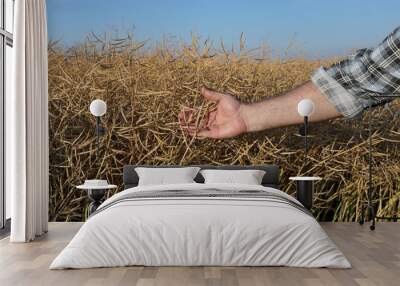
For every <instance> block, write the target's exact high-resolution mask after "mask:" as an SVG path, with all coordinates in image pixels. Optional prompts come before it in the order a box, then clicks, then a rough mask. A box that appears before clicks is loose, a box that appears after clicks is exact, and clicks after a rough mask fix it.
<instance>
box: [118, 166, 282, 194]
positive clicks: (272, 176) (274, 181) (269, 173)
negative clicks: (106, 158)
mask: <svg viewBox="0 0 400 286" xmlns="http://www.w3.org/2000/svg"><path fill="white" fill-rule="evenodd" d="M136 167H152V168H180V167H182V166H167V165H162V166H149V165H126V166H124V170H123V181H124V189H129V188H133V187H136V186H137V185H138V183H139V177H138V175H137V173H136V171H135V168H136ZM187 167H200V168H201V169H217V170H254V169H255V170H263V171H265V172H266V173H265V175H264V177H263V179H262V182H261V184H262V185H263V186H265V187H271V188H275V189H279V167H278V166H276V165H258V166H236V165H223V166H211V165H191V166H187ZM194 180H195V181H196V182H197V183H204V178H203V176H202V175H201V174H200V173H198V174H197V176H196V177H195V178H194Z"/></svg>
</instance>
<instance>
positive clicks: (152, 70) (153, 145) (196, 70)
mask: <svg viewBox="0 0 400 286" xmlns="http://www.w3.org/2000/svg"><path fill="white" fill-rule="evenodd" d="M333 61H334V60H326V61H311V60H306V59H301V58H296V59H290V60H286V61H284V60H280V59H271V58H268V57H264V58H257V57H255V56H254V55H252V54H251V51H247V50H245V49H244V44H243V43H242V42H241V45H240V50H239V51H236V52H234V51H227V50H226V49H225V47H224V46H222V45H221V48H219V49H217V48H212V46H211V44H210V43H209V42H207V41H206V42H205V43H203V44H200V43H199V40H198V39H196V38H193V42H192V44H191V45H180V46H177V45H176V46H174V47H171V46H168V45H158V46H155V47H153V48H151V49H150V48H147V47H146V45H145V43H140V42H134V41H133V40H132V39H131V38H130V37H128V38H126V39H117V40H104V39H100V38H98V37H97V36H95V35H93V36H92V37H91V38H90V39H88V40H87V42H86V43H84V44H82V45H80V46H75V47H73V48H71V49H69V50H65V49H64V50H63V49H60V48H58V47H57V44H54V43H50V44H49V112H50V131H49V132H50V214H49V215H50V219H51V220H55V221H80V220H83V219H84V216H85V206H86V205H87V203H88V201H87V198H86V195H85V193H83V192H81V191H77V190H76V189H75V186H76V185H78V184H80V183H81V182H83V180H84V179H86V178H95V177H97V178H106V179H108V180H109V181H110V182H112V183H114V184H118V185H119V188H118V189H117V190H116V191H121V190H122V175H121V174H122V167H123V166H124V165H126V164H148V165H161V164H162V165H172V164H181V165H189V164H217V165H220V164H237V165H248V164H278V165H279V166H280V167H281V187H282V190H283V191H285V192H288V193H294V191H295V186H294V185H293V183H292V182H290V181H289V180H288V178H289V176H293V175H307V174H308V175H311V174H312V175H318V176H320V177H322V178H323V181H322V182H320V183H318V184H317V185H316V199H315V208H314V214H315V215H316V217H317V218H318V219H320V220H329V221H354V220H357V218H358V217H359V216H360V212H361V205H362V203H364V202H365V201H366V191H367V187H368V175H367V174H368V173H367V171H368V160H367V159H368V158H367V152H368V141H367V139H368V137H367V136H368V132H367V131H368V130H367V124H366V118H367V117H368V116H370V115H369V114H368V113H365V114H364V115H363V116H364V118H360V119H356V120H351V121H350V120H344V119H338V120H333V121H330V122H325V123H319V124H314V125H313V126H312V127H311V133H312V134H313V135H314V136H313V138H311V140H310V141H311V147H310V151H309V156H310V160H309V163H308V165H307V166H305V165H304V163H303V145H302V139H301V138H299V137H298V136H296V135H295V134H296V132H297V127H289V128H281V129H277V130H271V131H266V132H260V133H256V134H246V135H243V136H239V137H237V138H234V139H225V140H217V141H215V140H210V139H197V138H191V137H189V136H187V135H186V134H185V133H184V132H183V131H182V129H181V128H180V126H179V124H178V122H177V115H178V113H179V112H180V111H181V110H182V109H183V108H185V107H190V106H195V107H197V108H199V112H198V113H197V116H198V119H199V120H200V119H201V118H202V117H203V116H204V114H205V113H206V112H205V111H206V110H207V109H208V108H212V106H210V105H209V104H207V103H205V102H204V101H203V100H202V98H201V95H200V94H199V90H200V88H201V86H203V85H205V86H209V87H212V88H214V89H216V90H218V91H223V92H229V93H231V94H233V95H234V96H236V97H238V98H239V99H240V100H243V101H245V102H253V101H257V100H260V99H261V98H264V97H269V96H276V95H279V94H281V93H283V92H285V91H287V90H290V89H291V88H293V87H295V86H296V85H299V84H301V83H303V82H305V81H307V80H308V79H309V77H310V74H311V73H312V71H313V70H315V69H316V68H318V67H319V66H321V65H328V64H331V63H332V62H333ZM95 98H100V99H103V100H105V101H106V102H107V105H108V111H107V114H106V115H105V116H104V118H102V122H103V124H104V125H105V127H106V134H105V135H104V136H103V137H102V139H101V144H100V146H99V148H97V147H98V146H96V140H95V134H94V118H93V116H92V115H91V114H90V112H89V110H88V106H89V104H90V102H91V101H92V100H93V99H95ZM390 107H391V109H392V110H396V109H399V108H400V106H399V105H398V104H397V103H396V102H393V103H391V106H390ZM293 112H296V111H295V110H293ZM371 116H373V117H374V118H373V122H374V124H373V128H374V129H373V130H374V132H373V148H374V153H373V166H374V176H373V183H374V187H375V191H376V195H375V199H374V203H375V204H376V206H377V207H378V214H379V215H391V214H393V213H397V214H399V196H400V186H399V184H398V183H397V182H398V181H399V174H400V164H399V152H398V145H399V144H398V143H399V141H400V131H399V128H398V126H399V123H400V122H399V120H398V119H397V117H395V116H393V115H392V114H391V112H389V110H387V109H384V108H378V109H376V110H375V111H374V112H373V113H372V115H371ZM109 195H111V194H109Z"/></svg>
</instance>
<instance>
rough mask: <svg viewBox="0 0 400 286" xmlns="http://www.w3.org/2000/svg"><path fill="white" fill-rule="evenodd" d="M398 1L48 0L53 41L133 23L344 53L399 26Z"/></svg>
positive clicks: (315, 52) (150, 30) (139, 28)
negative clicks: (243, 36)
mask: <svg viewBox="0 0 400 286" xmlns="http://www.w3.org/2000/svg"><path fill="white" fill-rule="evenodd" d="M399 11H400V1H398V0H385V1H378V0H334V1H333V0H331V1H325V0H279V1H278V0H276V1H268V0H264V1H262V0H219V1H218V0H214V1H212V0H202V1H200V0H186V1H185V0H164V1H162V0H138V1H136V0H108V1H106V0H47V13H48V30H49V37H50V39H52V40H61V41H62V43H63V44H64V45H66V46H70V45H73V44H74V43H79V42H81V41H82V40H83V39H84V38H85V35H87V33H89V32H91V31H94V32H97V33H101V32H104V31H108V32H110V31H113V30H119V31H126V30H132V29H133V27H134V34H135V37H136V38H137V39H138V40H145V39H147V40H150V43H151V42H157V41H159V40H160V39H162V38H163V37H172V36H174V37H176V39H178V40H183V41H188V40H189V39H190V33H191V32H194V33H195V34H197V35H200V36H202V38H203V39H205V38H207V37H208V38H210V39H211V40H212V41H213V42H214V43H218V41H219V40H221V39H222V40H223V41H224V42H225V43H226V44H227V45H228V46H231V45H236V44H238V42H239V38H240V34H241V33H242V32H243V33H244V34H245V37H246V42H247V46H248V47H249V48H254V47H257V46H260V45H261V44H262V43H267V44H268V45H269V46H270V47H271V48H272V50H273V51H275V52H277V51H282V50H284V49H285V48H286V47H288V45H289V43H291V42H293V41H294V42H295V47H294V48H293V49H292V51H293V54H294V55H295V53H296V52H294V51H297V52H301V53H302V54H305V55H306V56H307V57H310V58H320V57H326V56H335V55H343V54H346V53H348V52H349V51H350V50H352V49H355V48H363V47H370V46H374V45H376V44H377V43H378V42H380V41H381V40H383V38H384V37H385V35H386V34H387V33H389V32H390V31H392V30H393V29H394V28H395V27H396V26H397V25H400V17H399Z"/></svg>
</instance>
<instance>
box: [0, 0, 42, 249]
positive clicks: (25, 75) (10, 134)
mask: <svg viewBox="0 0 400 286" xmlns="http://www.w3.org/2000/svg"><path fill="white" fill-rule="evenodd" d="M14 21H15V22H14V23H15V25H14V27H15V32H14V59H15V65H14V72H13V87H14V88H13V91H14V92H13V93H12V95H11V97H9V98H6V107H7V110H6V169H7V171H6V187H8V188H11V194H12V195H11V202H12V203H11V237H10V241H12V242H27V241H30V240H33V239H34V238H35V237H36V236H39V235H41V234H43V233H44V232H46V231H47V224H48V193H49V192H48V190H49V178H48V166H49V162H48V109H47V105H48V103H47V102H48V91H47V90H48V83H47V23H46V2H45V0H18V1H16V2H15V20H14Z"/></svg>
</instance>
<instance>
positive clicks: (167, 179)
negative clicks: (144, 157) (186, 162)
mask: <svg viewBox="0 0 400 286" xmlns="http://www.w3.org/2000/svg"><path fill="white" fill-rule="evenodd" d="M199 170H200V168H199V167H182V168H147V167H137V168H135V171H136V173H137V174H138V176H139V184H138V185H139V186H149V185H168V184H169V185H170V184H187V183H195V181H194V180H193V179H194V178H195V177H196V175H197V173H198V172H199Z"/></svg>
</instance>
